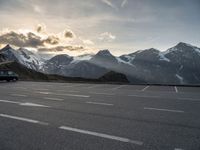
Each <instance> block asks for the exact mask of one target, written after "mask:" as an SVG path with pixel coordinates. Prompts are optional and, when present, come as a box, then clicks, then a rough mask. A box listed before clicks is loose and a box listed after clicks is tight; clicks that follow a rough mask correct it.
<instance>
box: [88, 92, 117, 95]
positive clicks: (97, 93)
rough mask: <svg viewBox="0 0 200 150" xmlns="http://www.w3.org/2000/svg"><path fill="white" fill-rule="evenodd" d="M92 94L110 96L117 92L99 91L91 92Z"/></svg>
mask: <svg viewBox="0 0 200 150" xmlns="http://www.w3.org/2000/svg"><path fill="white" fill-rule="evenodd" d="M90 93H91V94H97V95H109V96H113V95H115V94H113V93H99V92H90Z"/></svg>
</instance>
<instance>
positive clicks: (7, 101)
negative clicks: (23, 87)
mask: <svg viewBox="0 0 200 150" xmlns="http://www.w3.org/2000/svg"><path fill="white" fill-rule="evenodd" d="M0 102H3V103H12V104H20V102H14V101H9V100H0Z"/></svg>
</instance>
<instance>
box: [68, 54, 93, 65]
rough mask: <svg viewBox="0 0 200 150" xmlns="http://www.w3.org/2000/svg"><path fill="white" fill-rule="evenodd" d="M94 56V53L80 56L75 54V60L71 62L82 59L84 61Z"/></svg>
mask: <svg viewBox="0 0 200 150" xmlns="http://www.w3.org/2000/svg"><path fill="white" fill-rule="evenodd" d="M92 57H93V55H90V54H88V55H80V56H75V57H73V61H72V62H71V63H78V62H80V61H84V60H87V61H88V60H90V59H91V58H92Z"/></svg>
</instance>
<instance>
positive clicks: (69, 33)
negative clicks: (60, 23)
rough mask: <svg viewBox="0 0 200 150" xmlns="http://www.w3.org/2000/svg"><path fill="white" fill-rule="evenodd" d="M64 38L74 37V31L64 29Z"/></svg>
mask: <svg viewBox="0 0 200 150" xmlns="http://www.w3.org/2000/svg"><path fill="white" fill-rule="evenodd" d="M64 36H65V38H73V37H75V35H74V33H73V32H72V31H65V32H64Z"/></svg>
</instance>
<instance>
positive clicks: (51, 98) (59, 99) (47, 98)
mask: <svg viewBox="0 0 200 150" xmlns="http://www.w3.org/2000/svg"><path fill="white" fill-rule="evenodd" d="M44 99H46V100H53V101H63V100H64V99H61V98H53V97H44Z"/></svg>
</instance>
